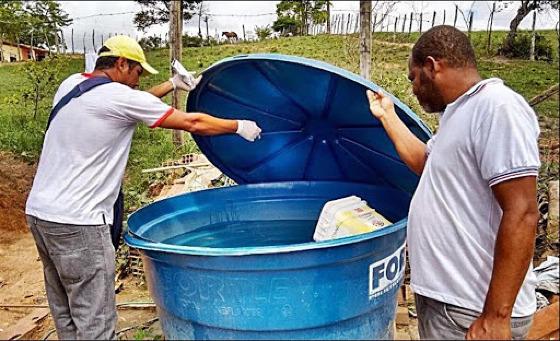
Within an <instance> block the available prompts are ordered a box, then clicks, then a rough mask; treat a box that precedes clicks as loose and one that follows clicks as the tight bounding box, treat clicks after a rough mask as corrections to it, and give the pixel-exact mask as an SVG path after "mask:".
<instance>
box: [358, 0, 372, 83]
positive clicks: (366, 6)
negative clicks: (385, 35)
mask: <svg viewBox="0 0 560 341" xmlns="http://www.w3.org/2000/svg"><path fill="white" fill-rule="evenodd" d="M371 32H372V31H371V0H360V76H362V77H363V78H365V79H367V80H370V79H371V75H370V74H371Z"/></svg>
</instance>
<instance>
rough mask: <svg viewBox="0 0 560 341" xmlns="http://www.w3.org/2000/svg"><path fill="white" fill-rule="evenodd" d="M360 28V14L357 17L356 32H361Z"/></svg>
mask: <svg viewBox="0 0 560 341" xmlns="http://www.w3.org/2000/svg"><path fill="white" fill-rule="evenodd" d="M359 29H360V14H358V16H357V17H356V25H355V27H354V33H356V32H359V31H358V30H359Z"/></svg>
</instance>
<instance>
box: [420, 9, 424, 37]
mask: <svg viewBox="0 0 560 341" xmlns="http://www.w3.org/2000/svg"><path fill="white" fill-rule="evenodd" d="M422 16H423V13H420V34H422Z"/></svg>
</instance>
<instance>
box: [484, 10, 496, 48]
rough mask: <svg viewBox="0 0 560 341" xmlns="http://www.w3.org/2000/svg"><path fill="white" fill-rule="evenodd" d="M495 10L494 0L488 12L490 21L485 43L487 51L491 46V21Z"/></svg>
mask: <svg viewBox="0 0 560 341" xmlns="http://www.w3.org/2000/svg"><path fill="white" fill-rule="evenodd" d="M495 11H496V2H494V3H493V4H492V12H490V23H489V25H488V44H487V45H486V52H487V53H490V48H492V22H493V21H494V12H495Z"/></svg>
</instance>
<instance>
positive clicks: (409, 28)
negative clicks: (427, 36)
mask: <svg viewBox="0 0 560 341" xmlns="http://www.w3.org/2000/svg"><path fill="white" fill-rule="evenodd" d="M413 20H414V13H413V12H410V23H409V24H408V35H410V32H412V21H413Z"/></svg>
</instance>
